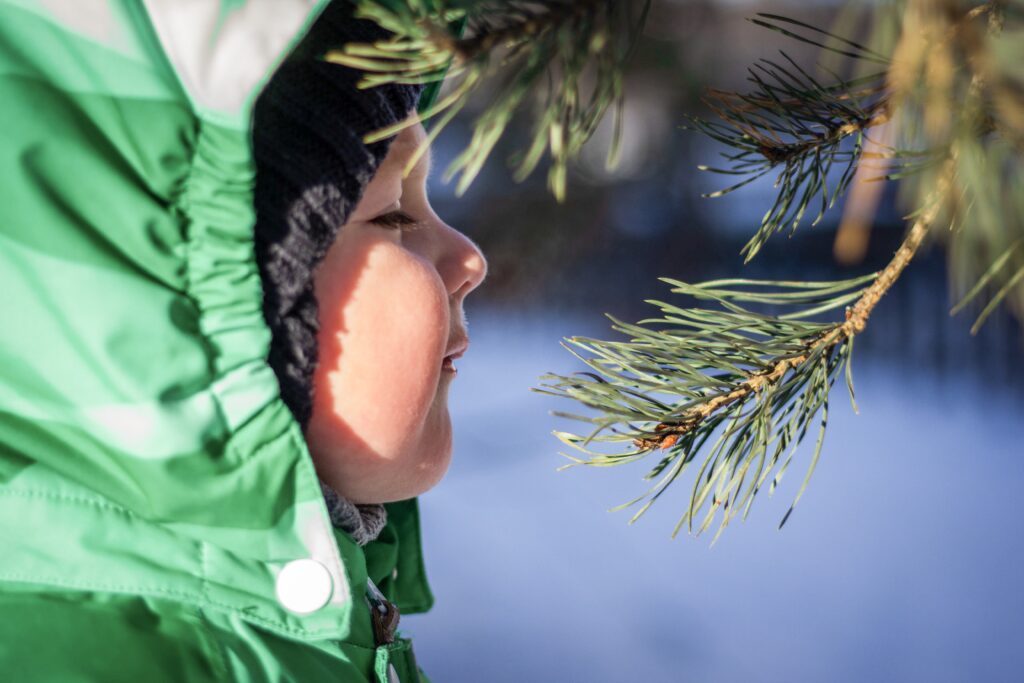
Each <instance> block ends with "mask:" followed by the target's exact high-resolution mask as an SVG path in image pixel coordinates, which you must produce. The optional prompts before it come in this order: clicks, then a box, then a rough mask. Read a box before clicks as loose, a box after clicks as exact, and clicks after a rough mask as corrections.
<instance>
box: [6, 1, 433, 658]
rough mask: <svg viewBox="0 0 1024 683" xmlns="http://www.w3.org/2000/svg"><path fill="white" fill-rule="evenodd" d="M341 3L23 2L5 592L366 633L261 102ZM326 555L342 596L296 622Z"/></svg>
mask: <svg viewBox="0 0 1024 683" xmlns="http://www.w3.org/2000/svg"><path fill="white" fill-rule="evenodd" d="M325 4H326V3H325V2H324V1H323V0H248V1H247V2H237V1H230V2H229V1H228V0H224V1H223V2H204V3H198V2H196V3H184V2H180V1H178V0H147V1H145V2H119V1H115V0H110V1H108V2H101V1H99V0H97V1H95V2H89V3H83V2H81V0H65V1H60V0H51V1H49V2H45V3H44V2H39V3H33V2H28V1H27V0H0V98H2V101H3V102H4V105H3V107H2V108H0V125H2V127H3V130H4V134H3V136H2V137H0V147H2V148H3V151H4V153H3V154H0V178H2V181H3V182H2V187H3V190H2V193H3V201H2V202H0V292H3V304H2V307H3V308H2V310H3V318H4V332H3V334H2V335H0V373H2V377H0V520H4V522H3V524H2V525H0V544H2V545H3V546H4V548H5V553H4V554H3V557H2V559H0V582H4V583H5V584H8V585H15V584H16V585H20V586H29V587H33V588H36V589H39V590H46V589H48V588H53V589H58V588H60V589H65V590H66V589H69V588H70V589H80V590H84V591H109V592H118V593H133V594H139V595H151V596H159V597H164V598H166V597H171V598H174V599H177V600H181V601H182V602H187V603H191V604H195V605H198V606H200V607H202V608H205V609H210V610H219V611H225V612H231V613H234V614H236V615H237V617H238V618H240V619H244V620H246V621H249V622H252V623H256V624H259V625H261V626H263V627H265V628H267V629H270V630H273V631H275V632H277V633H281V634H285V635H288V636H292V637H308V638H323V637H327V638H338V639H343V638H346V637H348V635H349V634H350V633H352V632H353V631H355V630H359V631H366V630H367V629H366V624H363V623H362V622H361V621H360V620H365V619H367V618H368V617H367V616H366V615H363V614H362V610H354V609H352V606H353V603H354V597H361V596H362V594H363V587H364V585H365V582H366V577H367V567H366V562H365V560H364V557H363V554H362V551H361V550H360V549H358V548H357V547H356V546H355V544H354V543H352V542H351V540H350V539H348V538H347V537H346V535H344V534H338V533H336V532H335V530H334V529H333V528H332V526H331V524H330V521H329V518H328V516H327V511H326V509H325V505H324V500H323V497H322V495H321V491H320V485H319V482H318V480H317V477H316V473H315V471H314V469H313V465H312V460H311V458H310V456H309V452H308V450H307V448H306V444H305V441H304V439H303V435H302V430H301V427H300V425H299V424H298V422H297V421H296V420H295V419H294V417H293V415H292V414H291V412H290V411H289V409H288V407H287V406H286V405H285V403H284V402H283V401H282V399H281V393H280V387H279V383H278V380H277V378H276V377H275V374H274V372H273V370H272V369H271V367H270V366H269V365H268V363H267V360H266V359H267V356H268V351H269V349H270V342H271V335H270V331H269V329H268V326H267V324H266V322H265V320H264V316H263V311H262V301H263V289H262V286H261V280H260V274H259V272H258V268H257V266H256V263H255V259H254V240H253V225H254V223H255V212H254V208H253V188H254V182H255V181H254V176H255V172H254V163H253V154H252V143H251V135H250V121H251V117H252V110H253V104H254V102H255V100H256V97H257V95H258V94H259V92H260V91H261V89H262V88H263V86H264V84H265V83H266V81H267V79H268V77H269V75H270V73H271V72H272V71H273V70H274V68H275V67H276V66H277V65H278V63H279V62H280V61H281V59H282V58H283V56H284V55H286V54H287V53H288V52H289V51H290V50H291V49H292V48H293V47H294V45H295V44H296V43H297V41H298V40H299V39H300V38H301V37H302V36H303V35H304V34H305V32H306V31H307V30H308V28H309V26H310V24H311V22H313V21H314V20H315V19H316V17H317V16H318V14H319V13H320V12H321V11H322V10H323V8H324V5H325ZM392 515H393V516H394V519H395V524H394V528H395V529H396V530H397V531H395V532H394V533H392V535H391V536H389V538H390V539H391V541H389V542H390V543H392V544H394V543H396V542H397V541H395V539H396V538H398V536H395V534H396V533H397V534H398V535H403V534H404V535H405V536H407V537H408V538H410V539H411V541H410V543H406V544H405V545H404V546H403V548H402V552H403V553H406V551H407V550H408V551H410V552H412V553H413V557H412V558H411V559H410V558H406V559H404V560H402V559H399V560H397V561H398V563H399V564H400V565H402V566H408V567H413V568H419V569H422V567H421V563H420V560H419V546H418V538H417V535H418V528H417V527H416V522H415V503H414V501H413V502H411V503H409V504H402V505H396V506H393V511H392ZM410 544H411V546H412V547H409V545H410ZM368 552H369V551H368ZM388 552H390V550H389V551H388ZM310 560H312V561H313V562H314V563H315V564H316V565H317V566H319V567H321V568H322V570H323V571H326V574H327V575H328V576H329V577H330V581H329V582H328V583H329V598H326V596H325V598H326V605H325V606H323V607H322V608H319V609H314V610H301V611H302V612H304V613H297V612H296V611H294V610H290V609H288V608H287V607H286V604H287V601H284V603H285V604H282V602H281V601H279V600H278V597H277V596H278V595H279V593H280V589H281V585H280V578H279V577H282V576H285V575H287V573H284V574H283V573H282V572H283V570H284V568H285V567H286V566H288V565H289V564H291V563H294V562H296V561H303V562H308V561H310ZM415 601H417V602H418V603H419V605H418V608H425V607H428V606H429V602H430V597H429V591H427V590H426V588H425V586H424V588H423V590H422V591H420V592H419V593H418V594H417V596H416V600H415Z"/></svg>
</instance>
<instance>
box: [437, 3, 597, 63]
mask: <svg viewBox="0 0 1024 683" xmlns="http://www.w3.org/2000/svg"><path fill="white" fill-rule="evenodd" d="M599 4H600V0H576V2H572V3H566V4H563V5H560V6H558V7H556V8H554V9H552V8H546V9H545V10H544V11H541V12H538V11H533V12H528V11H524V17H523V18H522V19H519V20H517V21H513V22H510V23H508V24H506V25H504V26H501V27H498V28H494V29H491V30H479V31H478V32H477V33H476V34H475V35H472V36H470V37H469V38H461V39H454V38H452V37H451V35H450V34H447V33H446V34H445V36H444V39H443V40H439V38H440V37H439V36H434V35H432V36H431V39H432V40H434V41H435V44H439V46H440V47H442V48H445V49H447V50H448V51H450V52H451V53H452V54H453V55H455V61H456V63H457V64H463V63H465V62H469V61H472V60H473V59H475V58H476V57H478V56H480V55H481V54H487V53H489V52H490V51H491V50H492V49H494V48H495V47H497V46H500V45H506V44H515V43H521V42H523V41H526V40H530V39H534V38H536V37H537V36H540V35H541V34H544V33H546V32H548V31H549V30H550V29H552V28H553V27H556V26H559V25H561V24H563V23H565V22H569V21H575V20H577V19H579V18H581V17H584V16H586V15H587V14H589V13H591V12H593V11H594V8H595V7H596V6H597V5H599Z"/></svg>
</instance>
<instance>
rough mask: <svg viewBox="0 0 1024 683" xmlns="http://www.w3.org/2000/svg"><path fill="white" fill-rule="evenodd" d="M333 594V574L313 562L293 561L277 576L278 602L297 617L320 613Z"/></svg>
mask: <svg viewBox="0 0 1024 683" xmlns="http://www.w3.org/2000/svg"><path fill="white" fill-rule="evenodd" d="M333 592H334V582H333V581H331V573H330V572H329V571H327V567H325V566H323V565H322V564H320V563H319V562H317V561H316V560H313V559H303V560H292V561H291V562H289V563H288V564H286V565H285V566H284V569H282V570H281V573H280V574H278V575H277V601H278V602H279V603H281V606H282V607H284V608H285V609H286V610H288V611H290V612H295V613H296V614H309V613H310V612H315V611H317V610H318V609H320V608H321V607H323V606H324V605H326V604H327V601H328V600H330V599H331V594H332V593H333Z"/></svg>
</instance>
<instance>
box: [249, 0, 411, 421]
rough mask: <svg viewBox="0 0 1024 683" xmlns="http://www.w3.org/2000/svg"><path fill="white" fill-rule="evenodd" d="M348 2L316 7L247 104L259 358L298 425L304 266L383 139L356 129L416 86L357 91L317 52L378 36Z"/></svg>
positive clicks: (309, 371)
mask: <svg viewBox="0 0 1024 683" xmlns="http://www.w3.org/2000/svg"><path fill="white" fill-rule="evenodd" d="M352 11H353V7H352V4H351V2H349V1H348V0H335V2H332V3H331V4H330V5H329V6H328V7H327V8H326V9H325V10H324V11H323V13H322V14H321V15H320V17H319V18H318V19H317V21H316V22H315V23H314V24H313V26H312V28H311V29H310V30H309V32H308V34H307V35H306V36H305V37H304V38H303V39H302V41H301V42H300V43H299V45H298V46H297V47H296V48H295V50H293V52H292V54H291V55H289V56H288V58H287V59H286V60H285V61H284V62H283V63H282V65H281V66H280V68H278V70H277V71H276V72H275V73H274V75H273V76H272V77H271V79H270V81H269V82H268V83H267V86H266V87H265V88H264V90H263V92H262V93H261V94H260V97H259V99H257V101H256V105H255V109H254V113H253V153H254V157H255V162H256V187H255V207H256V228H255V233H256V234H255V250H256V261H257V264H258V266H259V271H260V277H261V278H262V280H263V290H264V301H263V314H264V317H265V318H266V321H267V325H268V326H269V327H270V331H271V343H270V355H269V358H268V362H269V364H270V366H271V368H273V370H274V372H275V373H276V374H277V378H278V381H279V383H280V385H281V397H282V399H283V400H284V402H285V404H286V405H287V406H288V408H289V409H290V410H291V412H292V414H293V415H294V416H295V419H296V420H298V422H299V424H300V425H302V427H303V429H305V427H306V425H307V424H308V422H309V418H310V415H311V413H312V380H313V371H314V370H315V368H316V359H317V343H316V334H317V329H318V324H317V302H316V298H315V296H314V292H313V271H314V269H315V268H316V266H317V265H318V264H319V263H320V261H322V260H323V258H324V256H325V254H326V253H327V250H328V248H329V247H330V246H331V244H332V243H333V242H334V238H335V236H336V235H337V232H338V228H340V227H341V225H342V224H343V223H344V222H345V221H346V220H347V219H348V216H349V214H351V212H352V210H353V209H354V208H355V206H356V204H357V203H358V201H359V199H360V197H361V196H362V194H363V190H364V189H365V187H366V185H367V184H368V183H369V182H370V179H371V178H372V177H373V174H374V173H375V172H376V170H377V167H378V166H379V165H380V163H381V161H383V159H384V157H385V155H386V154H387V150H388V147H389V145H390V142H391V140H390V139H389V140H384V141H381V142H377V143H373V144H369V145H367V144H364V143H363V141H362V137H363V136H364V135H365V134H367V133H370V132H372V131H375V130H379V129H381V128H384V127H385V126H388V125H391V124H393V123H397V122H398V121H402V120H404V119H405V118H407V117H408V116H409V115H410V114H411V113H412V112H413V111H414V109H415V108H416V103H417V100H418V98H419V95H420V91H421V87H420V86H404V85H385V86H380V87H376V88H372V89H369V90H360V89H358V88H356V83H357V81H358V80H359V74H358V72H356V71H354V70H353V69H350V68H347V67H344V66H341V65H338V64H333V63H330V62H327V61H325V60H324V59H323V56H324V55H325V54H326V53H327V52H328V51H329V50H331V49H336V48H339V47H340V46H342V45H344V44H346V43H349V42H372V41H375V40H380V39H382V38H386V37H387V35H388V34H387V33H386V32H385V31H384V30H383V29H381V28H380V27H379V26H377V25H376V24H375V23H373V22H371V21H365V20H356V19H354V18H353V16H352Z"/></svg>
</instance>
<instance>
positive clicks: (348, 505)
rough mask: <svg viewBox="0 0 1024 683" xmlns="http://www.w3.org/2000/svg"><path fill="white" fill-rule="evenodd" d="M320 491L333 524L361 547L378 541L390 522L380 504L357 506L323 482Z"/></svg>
mask: <svg viewBox="0 0 1024 683" xmlns="http://www.w3.org/2000/svg"><path fill="white" fill-rule="evenodd" d="M320 490H321V491H323V494H324V501H325V502H326V503H327V513H328V514H329V515H330V517H331V524H333V525H334V526H336V527H338V528H340V529H342V530H344V531H347V532H348V533H349V535H350V536H352V538H353V539H354V540H355V542H356V543H358V544H359V545H366V544H367V543H369V542H370V541H372V540H374V539H376V538H377V536H379V535H380V532H381V530H382V529H384V525H385V524H387V522H388V512H387V510H386V509H384V506H383V505H381V504H379V503H373V504H369V505H357V504H355V503H353V502H352V501H350V500H349V499H347V498H343V497H342V496H341V495H339V494H338V492H337V491H335V490H334V489H332V488H331V487H330V486H328V485H327V484H325V483H323V482H320Z"/></svg>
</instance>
